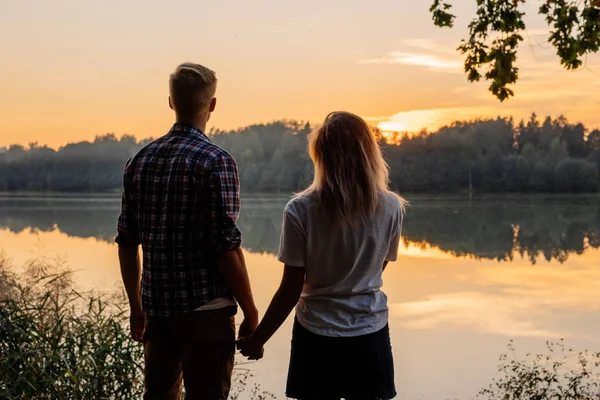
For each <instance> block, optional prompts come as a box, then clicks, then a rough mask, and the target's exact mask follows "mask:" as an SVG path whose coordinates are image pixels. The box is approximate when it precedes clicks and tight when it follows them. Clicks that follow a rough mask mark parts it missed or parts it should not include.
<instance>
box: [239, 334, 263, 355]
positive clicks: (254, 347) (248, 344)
mask: <svg viewBox="0 0 600 400" xmlns="http://www.w3.org/2000/svg"><path fill="white" fill-rule="evenodd" d="M240 351H241V352H242V355H243V356H244V357H248V360H260V359H261V358H263V355H264V354H265V348H264V344H263V343H260V342H259V341H258V340H256V339H253V338H252V337H250V338H249V339H248V340H245V341H243V342H242V343H241V344H240Z"/></svg>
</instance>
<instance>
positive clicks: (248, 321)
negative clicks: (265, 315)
mask: <svg viewBox="0 0 600 400" xmlns="http://www.w3.org/2000/svg"><path fill="white" fill-rule="evenodd" d="M256 327H258V311H257V312H253V313H251V314H250V315H244V320H243V321H242V323H241V324H240V330H239V331H238V340H239V341H242V342H243V341H245V340H247V339H249V338H250V336H252V335H253V334H254V331H255V330H256Z"/></svg>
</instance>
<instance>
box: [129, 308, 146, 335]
mask: <svg viewBox="0 0 600 400" xmlns="http://www.w3.org/2000/svg"><path fill="white" fill-rule="evenodd" d="M129 325H130V327H131V337H132V338H133V340H135V341H136V342H141V341H142V339H143V338H144V331H145V330H146V314H145V313H144V312H143V311H142V310H135V311H131V315H130V317H129Z"/></svg>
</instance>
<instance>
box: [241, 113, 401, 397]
mask: <svg viewBox="0 0 600 400" xmlns="http://www.w3.org/2000/svg"><path fill="white" fill-rule="evenodd" d="M309 152H310V156H311V159H312V161H313V163H314V166H315V177H314V181H313V183H312V185H311V186H310V187H309V188H308V189H306V190H305V191H304V192H302V193H300V194H299V195H297V196H295V197H294V198H293V199H292V200H291V201H290V202H289V203H288V204H287V206H286V208H285V211H284V219H283V227H282V233H281V244H280V249H279V260H280V261H281V262H283V263H284V264H285V269H284V273H283V279H282V282H281V285H280V287H279V289H278V291H277V293H276V294H275V296H274V297H273V300H272V301H271V304H270V306H269V308H268V310H267V312H266V314H265V316H264V318H263V320H262V322H261V323H260V325H259V326H258V328H257V329H256V332H255V333H254V335H253V336H252V337H251V338H250V339H249V340H248V341H246V342H245V343H241V344H240V347H241V351H242V354H244V355H246V356H248V357H249V358H250V359H259V358H261V357H262V352H263V345H264V344H265V343H266V342H267V340H269V338H270V337H271V336H272V335H273V334H274V333H275V331H276V330H277V329H278V328H279V327H280V326H281V324H282V323H283V322H284V321H285V319H286V318H287V316H288V315H289V313H290V312H291V310H292V309H293V308H294V306H296V320H295V323H294V329H293V338H292V351H291V357H290V368H289V372H288V380H287V390H286V395H287V396H288V397H291V398H296V399H307V400H308V399H340V398H345V399H355V398H356V399H391V398H393V397H394V396H395V395H396V391H395V387H394V371H393V370H394V365H393V360H392V349H391V344H390V336H389V329H388V307H387V298H386V295H385V294H384V293H383V292H382V291H381V286H382V273H383V270H384V269H385V267H386V265H387V263H388V262H389V261H395V260H396V258H397V253H398V243H399V239H400V229H401V225H402V216H403V210H404V204H405V202H404V200H403V199H401V198H400V197H398V196H397V195H395V194H393V193H391V192H390V191H389V189H388V168H387V165H386V163H385V161H384V160H383V157H382V155H381V150H380V148H379V146H378V145H377V142H376V140H375V138H374V136H373V133H372V132H371V130H370V129H369V126H368V125H367V123H366V122H365V121H364V120H362V119H361V118H360V117H358V116H356V115H353V114H350V113H346V112H335V113H332V114H330V115H329V116H328V117H327V118H326V119H325V122H324V124H323V126H322V127H321V128H320V129H319V130H318V131H316V132H314V133H312V134H311V135H310V137H309Z"/></svg>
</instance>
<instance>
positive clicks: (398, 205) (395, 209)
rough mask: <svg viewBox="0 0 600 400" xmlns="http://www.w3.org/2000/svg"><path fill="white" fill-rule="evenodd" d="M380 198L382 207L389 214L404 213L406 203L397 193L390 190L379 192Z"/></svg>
mask: <svg viewBox="0 0 600 400" xmlns="http://www.w3.org/2000/svg"><path fill="white" fill-rule="evenodd" d="M381 200H382V205H383V207H384V209H385V210H386V211H387V212H388V213H390V214H400V216H402V215H403V214H404V210H405V207H406V205H407V204H408V203H407V201H406V200H404V199H403V198H402V197H401V196H400V195H399V194H397V193H395V192H392V191H391V190H388V191H385V192H381Z"/></svg>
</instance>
